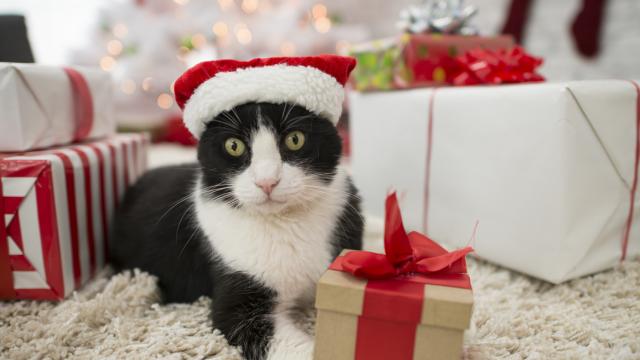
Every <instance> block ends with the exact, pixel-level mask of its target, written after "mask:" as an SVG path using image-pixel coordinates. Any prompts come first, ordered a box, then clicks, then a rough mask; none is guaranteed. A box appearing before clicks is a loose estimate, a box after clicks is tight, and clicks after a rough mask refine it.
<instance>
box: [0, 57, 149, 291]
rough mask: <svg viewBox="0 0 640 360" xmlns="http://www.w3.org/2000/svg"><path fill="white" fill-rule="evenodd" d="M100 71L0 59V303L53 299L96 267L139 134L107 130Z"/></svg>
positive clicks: (133, 166)
mask: <svg viewBox="0 0 640 360" xmlns="http://www.w3.org/2000/svg"><path fill="white" fill-rule="evenodd" d="M112 94H113V88H112V83H111V79H110V76H109V75H108V74H107V73H104V72H103V71H101V70H97V69H82V68H62V67H52V66H42V65H34V64H14V63H0V109H2V110H1V113H2V114H1V115H0V117H1V120H0V214H2V219H0V299H38V300H60V299H63V298H64V297H65V296H67V295H69V294H70V293H72V292H73V290H75V289H78V288H80V287H81V286H82V285H83V284H85V283H86V282H87V281H88V280H89V279H91V278H92V277H93V276H94V275H95V274H96V273H97V272H98V271H100V269H101V268H102V267H103V266H104V264H105V260H106V258H107V256H108V254H107V253H108V246H107V242H108V239H109V232H110V224H111V221H112V219H113V215H114V211H115V208H116V207H117V206H118V203H119V202H120V201H121V199H122V196H123V194H124V192H125V190H126V188H127V186H128V185H129V184H131V183H133V182H134V181H135V180H136V179H137V178H138V177H139V176H140V175H141V174H142V172H143V171H144V170H145V167H146V151H147V148H148V145H149V141H148V138H147V137H146V136H145V135H142V134H117V135H116V134H115V121H114V117H113V104H112Z"/></svg>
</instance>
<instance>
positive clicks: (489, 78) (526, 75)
mask: <svg viewBox="0 0 640 360" xmlns="http://www.w3.org/2000/svg"><path fill="white" fill-rule="evenodd" d="M456 61H457V65H458V67H457V73H456V75H454V76H453V84H454V85H458V86H459V85H477V84H494V85H497V84H508V83H522V82H537V81H544V77H543V76H542V75H540V74H538V73H536V69H537V68H538V67H539V66H540V65H542V62H543V60H542V59H541V58H538V57H534V56H531V55H530V54H528V53H527V52H526V51H525V50H524V49H523V48H522V47H520V46H516V47H514V48H511V49H502V50H497V51H491V50H484V49H476V50H471V51H468V52H466V53H465V54H463V55H462V56H458V57H457V58H456Z"/></svg>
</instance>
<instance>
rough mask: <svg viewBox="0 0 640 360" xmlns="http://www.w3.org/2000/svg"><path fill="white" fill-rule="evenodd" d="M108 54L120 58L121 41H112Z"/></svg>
mask: <svg viewBox="0 0 640 360" xmlns="http://www.w3.org/2000/svg"><path fill="white" fill-rule="evenodd" d="M107 52H108V53H109V54H111V55H113V56H118V55H120V53H121V52H122V43H121V42H120V41H119V40H111V41H109V42H108V43H107Z"/></svg>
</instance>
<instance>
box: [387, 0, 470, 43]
mask: <svg viewBox="0 0 640 360" xmlns="http://www.w3.org/2000/svg"><path fill="white" fill-rule="evenodd" d="M477 11H478V9H476V7H475V6H472V5H466V6H465V4H464V0H423V2H422V4H420V5H417V6H410V7H408V8H406V9H405V10H403V11H402V12H401V13H400V21H398V27H399V28H401V29H402V30H404V31H406V32H408V33H412V34H419V33H441V34H460V35H476V34H477V33H478V30H477V29H476V28H475V27H473V26H470V25H469V24H467V22H468V21H469V19H470V18H471V17H473V16H474V15H475V14H476V12H477Z"/></svg>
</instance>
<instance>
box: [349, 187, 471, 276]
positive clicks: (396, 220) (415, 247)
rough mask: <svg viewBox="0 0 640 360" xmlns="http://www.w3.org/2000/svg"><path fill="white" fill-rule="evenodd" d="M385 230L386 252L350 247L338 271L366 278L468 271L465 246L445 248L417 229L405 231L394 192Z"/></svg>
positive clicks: (469, 249)
mask: <svg viewBox="0 0 640 360" xmlns="http://www.w3.org/2000/svg"><path fill="white" fill-rule="evenodd" d="M385 207H386V214H385V230H384V249H385V254H377V253H373V252H369V251H351V252H349V253H347V254H346V255H344V256H343V259H342V260H341V261H340V265H341V271H346V272H349V273H351V274H353V275H355V276H358V277H363V278H367V279H390V278H393V277H397V276H399V275H416V274H422V275H444V274H464V273H466V272H467V265H466V262H465V256H466V255H467V254H468V253H470V252H471V251H473V248H471V247H470V246H467V247H465V248H463V249H459V250H455V251H451V252H448V251H447V250H445V249H444V248H443V247H442V246H440V245H438V244H437V243H436V242H435V241H433V240H431V239H429V238H428V237H427V236H425V235H423V234H420V233H418V232H415V231H413V232H411V233H409V234H407V233H406V231H405V229H404V225H403V224H402V216H401V214H400V208H399V206H398V198H397V196H396V194H395V193H391V194H390V195H389V196H387V201H386V205H385Z"/></svg>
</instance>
